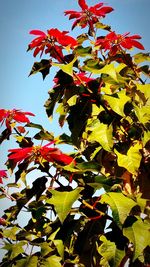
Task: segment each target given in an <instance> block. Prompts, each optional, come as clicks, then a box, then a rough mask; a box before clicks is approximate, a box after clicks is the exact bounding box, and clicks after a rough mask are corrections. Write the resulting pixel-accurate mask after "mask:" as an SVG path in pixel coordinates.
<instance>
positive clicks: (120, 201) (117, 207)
mask: <svg viewBox="0 0 150 267" xmlns="http://www.w3.org/2000/svg"><path fill="white" fill-rule="evenodd" d="M100 202H101V203H107V204H108V205H109V206H110V207H111V210H112V215H113V218H114V221H115V222H116V223H117V224H118V225H119V226H121V225H122V224H123V223H124V221H125V220H126V218H127V216H128V215H129V213H130V211H131V209H132V208H133V207H134V206H136V205H137V203H136V202H135V201H133V200H132V199H131V198H128V197H126V196H124V195H123V194H122V193H119V192H117V193H116V192H110V193H106V194H104V195H102V198H101V200H100Z"/></svg>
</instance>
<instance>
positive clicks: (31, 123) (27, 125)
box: [26, 122, 44, 130]
mask: <svg viewBox="0 0 150 267" xmlns="http://www.w3.org/2000/svg"><path fill="white" fill-rule="evenodd" d="M26 127H31V128H36V129H40V130H44V128H43V127H42V126H41V125H40V124H36V123H33V122H30V123H28V124H26Z"/></svg>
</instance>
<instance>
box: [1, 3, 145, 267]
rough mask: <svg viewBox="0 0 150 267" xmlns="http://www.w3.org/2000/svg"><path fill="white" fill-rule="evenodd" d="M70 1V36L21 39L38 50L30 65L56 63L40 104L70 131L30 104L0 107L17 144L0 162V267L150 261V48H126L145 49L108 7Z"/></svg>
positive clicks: (7, 133)
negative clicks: (65, 148)
mask: <svg viewBox="0 0 150 267" xmlns="http://www.w3.org/2000/svg"><path fill="white" fill-rule="evenodd" d="M78 3H79V8H80V9H81V10H79V11H74V10H67V11H65V15H66V16H67V15H69V19H72V20H74V19H75V21H74V22H73V26H72V29H74V28H75V27H76V26H79V27H81V31H82V32H81V34H80V35H79V36H77V37H76V38H74V37H71V36H70V35H69V33H68V32H66V31H59V30H58V29H54V28H51V29H49V30H48V31H47V33H45V32H43V31H40V30H32V31H31V32H30V34H32V35H35V39H33V41H31V43H30V44H29V47H28V51H31V50H34V56H35V57H36V56H37V55H38V54H39V56H40V57H44V54H46V55H47V59H44V58H42V59H41V61H38V62H35V63H34V65H33V67H32V69H31V72H30V75H33V74H36V73H38V72H40V73H41V74H42V77H43V79H45V77H46V76H47V75H49V72H50V68H53V66H54V67H56V68H57V72H56V74H55V77H54V86H53V88H52V89H51V90H50V91H49V92H48V94H49V97H48V100H47V101H46V103H45V108H46V113H47V115H48V117H50V118H52V117H53V114H55V113H56V112H57V113H58V114H59V121H58V123H59V125H60V127H63V125H64V124H67V125H68V128H69V130H68V132H69V133H68V134H66V133H64V134H62V135H60V136H57V137H55V136H54V134H53V133H50V132H49V131H47V130H46V129H44V128H43V126H41V125H39V124H35V123H33V122H30V120H29V118H28V116H33V115H34V114H32V113H30V112H23V111H20V110H17V109H14V110H4V109H1V110H0V121H1V123H2V127H3V131H2V133H1V136H0V141H1V143H2V142H5V140H9V139H10V140H12V138H15V141H16V143H17V144H18V146H19V147H18V148H13V149H11V148H10V149H9V154H8V159H7V161H6V163H5V166H6V167H5V168H4V170H0V183H1V184H2V186H1V189H0V191H1V198H8V199H9V200H10V201H12V203H11V204H10V207H9V208H8V209H6V210H4V213H3V216H2V218H0V225H1V229H0V237H1V243H3V246H2V248H3V249H4V250H5V251H6V254H5V256H4V258H3V260H2V263H1V264H0V266H2V267H5V266H7V267H9V266H13V267H14V266H18V267H23V266H29V267H30V266H42V267H44V266H45V267H46V266H54V267H55V266H56V267H59V266H60V267H61V266H65V267H67V266H68V267H69V266H70V267H71V266H78V267H84V266H85V267H91V266H93V267H96V266H103V267H107V266H112V267H118V266H120V267H123V266H127V265H126V264H127V263H129V264H128V265H129V266H141V267H142V266H149V265H150V217H149V216H150V212H149V203H150V195H149V192H150V180H149V175H150V168H149V164H150V100H149V99H150V98H149V97H150V93H149V89H150V85H149V84H148V80H147V79H148V76H149V70H148V67H147V65H146V63H145V62H146V61H149V60H150V56H149V54H148V53H144V52H138V53H136V54H133V52H132V51H131V52H132V54H131V53H130V50H131V49H132V50H133V48H136V49H140V50H144V47H143V45H142V44H141V43H140V42H139V39H141V37H140V36H139V35H137V34H136V35H130V34H129V33H125V34H118V33H116V32H115V31H113V30H111V27H110V26H109V25H105V24H103V23H102V18H103V17H105V16H106V15H107V13H110V12H112V11H113V8H112V7H109V6H104V5H103V3H99V4H97V5H94V6H91V7H89V6H88V5H87V3H86V2H85V0H78ZM20 123H23V125H20ZM32 129H34V131H32ZM35 131H37V132H36V134H33V132H34V133H35ZM30 132H31V135H30ZM62 144H66V145H69V146H70V147H71V149H72V153H70V154H67V153H64V152H62V148H61V145H62ZM6 168H7V171H6ZM10 174H12V175H14V179H15V181H14V183H9V179H8V180H7V181H8V182H7V183H6V185H4V186H3V180H4V179H5V178H7V177H9V175H10ZM30 177H32V181H33V182H32V185H31V182H30V183H29V179H30ZM19 216H24V217H27V223H24V224H23V223H20V222H19Z"/></svg>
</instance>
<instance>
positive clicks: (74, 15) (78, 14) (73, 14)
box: [64, 10, 82, 19]
mask: <svg viewBox="0 0 150 267" xmlns="http://www.w3.org/2000/svg"><path fill="white" fill-rule="evenodd" d="M64 13H65V16H66V15H70V16H69V19H74V18H79V17H81V15H82V12H78V11H72V10H67V11H65V12H64Z"/></svg>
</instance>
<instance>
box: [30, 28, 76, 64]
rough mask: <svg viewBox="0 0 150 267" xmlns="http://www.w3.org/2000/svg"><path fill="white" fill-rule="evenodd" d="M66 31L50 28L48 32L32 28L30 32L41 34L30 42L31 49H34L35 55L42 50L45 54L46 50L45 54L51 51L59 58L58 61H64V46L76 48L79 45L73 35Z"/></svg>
mask: <svg viewBox="0 0 150 267" xmlns="http://www.w3.org/2000/svg"><path fill="white" fill-rule="evenodd" d="M67 33H68V32H66V31H62V32H61V31H59V30H58V29H53V28H52V29H50V30H48V31H47V34H46V33H44V32H42V31H39V30H32V31H30V34H33V35H39V36H38V37H37V38H35V39H33V41H32V42H31V43H30V44H29V49H34V48H35V50H34V53H33V55H34V57H35V56H36V55H37V54H38V53H39V52H41V55H40V56H42V54H43V52H44V50H45V54H47V53H50V55H51V56H52V57H53V58H55V59H57V60H58V61H60V62H62V61H63V53H62V48H63V47H67V46H69V47H70V48H74V47H75V46H77V44H78V43H77V41H76V40H75V39H74V38H72V37H71V36H68V35H67ZM57 43H58V44H57Z"/></svg>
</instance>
